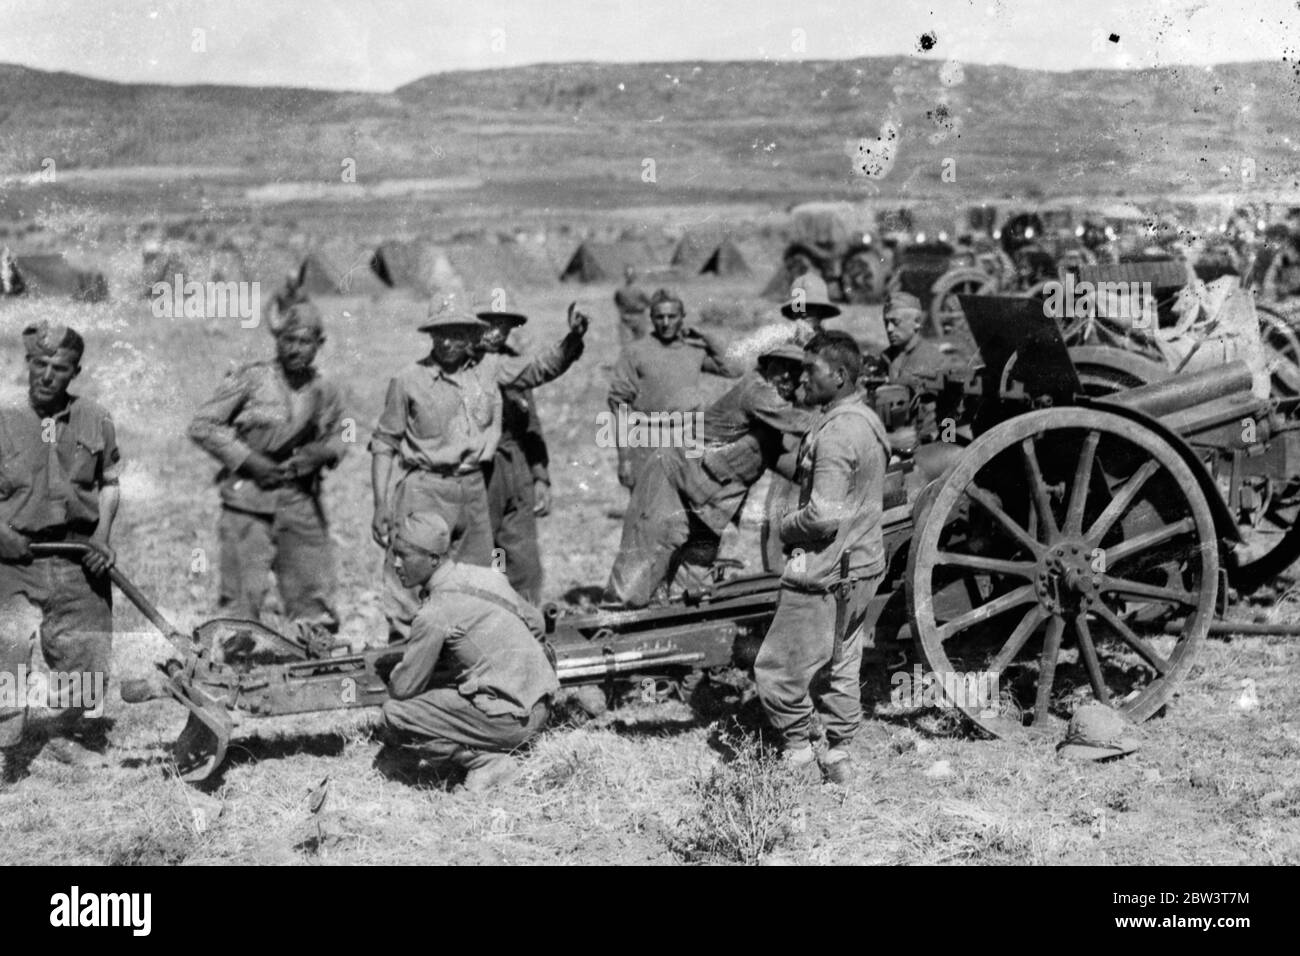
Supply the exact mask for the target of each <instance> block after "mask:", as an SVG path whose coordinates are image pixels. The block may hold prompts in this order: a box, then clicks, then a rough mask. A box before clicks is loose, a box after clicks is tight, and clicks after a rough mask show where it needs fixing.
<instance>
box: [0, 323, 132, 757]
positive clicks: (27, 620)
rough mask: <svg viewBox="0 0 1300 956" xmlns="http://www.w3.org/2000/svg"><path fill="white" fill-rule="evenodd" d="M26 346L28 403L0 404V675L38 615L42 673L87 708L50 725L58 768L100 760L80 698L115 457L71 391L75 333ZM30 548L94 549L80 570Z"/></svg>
mask: <svg viewBox="0 0 1300 956" xmlns="http://www.w3.org/2000/svg"><path fill="white" fill-rule="evenodd" d="M23 345H24V347H25V348H26V351H27V380H28V392H27V399H26V401H22V402H18V403H14V404H12V405H8V406H5V407H3V408H0V673H3V674H5V675H6V676H7V677H8V678H9V680H10V681H15V676H16V675H17V674H19V673H20V672H21V671H20V668H23V669H25V668H26V667H27V665H28V663H29V661H30V658H31V654H32V644H33V640H34V638H35V637H36V633H37V624H36V618H37V617H38V616H39V617H40V618H41V619H42V620H41V622H40V624H39V635H40V649H41V653H42V654H43V655H44V658H45V663H46V665H48V667H49V669H50V671H51V672H52V673H57V674H59V675H60V677H61V679H62V680H63V681H68V680H72V681H76V682H79V688H78V689H79V693H78V694H77V695H76V696H77V698H79V700H78V703H80V704H81V705H84V706H80V707H69V708H66V709H64V711H63V714H62V715H61V717H60V718H59V721H58V723H57V724H56V730H57V731H58V732H60V733H61V735H62V736H61V738H60V737H56V739H55V740H53V741H51V743H50V752H51V753H52V755H53V756H55V757H56V758H57V759H59V760H61V761H63V762H65V763H76V764H82V765H91V764H96V763H103V762H104V761H103V758H102V751H103V749H104V747H106V746H107V738H106V734H105V726H104V723H103V721H102V720H93V719H89V718H88V717H87V716H86V715H87V712H89V714H91V715H94V713H95V712H96V711H97V710H99V709H100V708H102V706H103V701H102V699H88V697H91V696H93V695H94V693H96V691H95V688H99V692H100V693H102V688H103V686H104V683H105V681H106V680H107V674H108V668H109V662H110V659H111V657H112V639H113V604H112V598H111V592H110V585H109V578H108V574H107V572H108V569H109V568H111V567H112V566H113V562H114V560H115V558H114V554H113V549H112V548H111V547H109V543H108V541H109V534H110V532H111V531H112V528H113V518H114V517H115V516H116V514H117V503H118V475H119V473H120V471H121V455H120V454H119V453H118V450H117V435H116V432H115V430H114V428H113V420H112V418H110V417H109V414H108V412H107V411H105V410H104V409H103V408H101V407H100V406H99V405H97V404H96V403H95V402H92V401H91V400H90V399H88V398H82V397H80V396H78V395H72V394H70V393H69V392H68V386H69V385H71V384H72V380H73V379H75V378H76V377H77V375H78V374H79V373H80V372H81V356H82V353H83V352H84V351H85V342H84V341H82V338H81V336H80V335H78V334H77V333H76V332H74V331H73V330H72V329H69V328H66V327H64V326H57V325H51V324H49V323H41V324H40V325H36V326H30V327H28V328H27V329H25V330H24V331H23ZM37 542H39V543H52V542H85V543H89V544H90V545H92V546H93V548H94V550H93V551H91V552H90V553H89V554H87V555H86V556H85V557H84V558H82V559H81V560H80V562H78V561H75V560H73V559H70V558H65V557H33V556H32V552H31V550H30V545H31V544H33V543H37ZM15 682H16V683H21V682H20V681H15ZM65 687H66V685H65ZM67 689H71V688H67ZM15 703H17V706H9V707H0V754H3V755H4V765H5V766H4V776H5V782H10V783H11V782H14V781H15V780H16V779H18V778H19V777H21V776H22V775H23V774H24V773H25V772H26V763H27V761H29V760H30V758H31V757H32V756H33V754H32V753H30V752H29V751H30V748H28V747H24V746H22V745H23V744H24V743H25V738H26V737H27V736H28V735H27V716H28V715H27V703H28V700H23V701H17V702H15ZM63 703H66V701H65V700H56V701H55V704H56V705H61V704H63Z"/></svg>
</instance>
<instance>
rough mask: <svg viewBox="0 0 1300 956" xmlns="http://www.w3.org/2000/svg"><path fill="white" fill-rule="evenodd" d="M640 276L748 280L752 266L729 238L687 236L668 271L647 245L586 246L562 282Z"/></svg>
mask: <svg viewBox="0 0 1300 956" xmlns="http://www.w3.org/2000/svg"><path fill="white" fill-rule="evenodd" d="M629 268H631V269H635V270H636V271H637V272H638V273H640V274H656V273H660V272H664V271H670V272H674V273H677V274H686V275H717V276H746V275H749V274H750V267H749V262H748V260H747V258H746V256H745V254H744V253H743V252H742V251H741V250H740V247H739V246H738V245H737V244H736V243H735V242H733V241H732V239H731V237H730V236H724V237H722V239H721V240H719V241H717V242H715V243H707V242H704V241H701V239H700V238H699V237H698V236H696V235H693V234H691V233H687V234H686V235H685V236H683V237H682V238H681V240H680V241H679V242H678V243H677V246H676V248H674V249H673V253H672V257H671V258H670V259H669V261H668V266H667V270H665V269H664V267H663V266H662V260H661V259H660V258H659V256H658V255H657V254H656V253H655V251H654V249H653V247H651V245H650V244H649V243H647V242H606V243H600V242H584V243H582V244H581V245H579V246H578V248H577V249H576V250H575V251H574V253H573V255H572V256H570V257H569V260H568V262H566V263H565V265H564V269H563V270H562V271H561V272H560V281H561V282H614V281H618V280H620V279H622V278H623V274H624V272H625V271H626V270H627V269H629Z"/></svg>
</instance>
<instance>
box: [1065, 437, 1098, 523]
mask: <svg viewBox="0 0 1300 956" xmlns="http://www.w3.org/2000/svg"><path fill="white" fill-rule="evenodd" d="M1100 441H1101V433H1100V432H1095V431H1091V432H1088V437H1087V438H1085V439H1084V440H1083V449H1082V451H1080V452H1079V467H1078V468H1076V469H1075V471H1074V484H1073V485H1071V486H1070V504H1069V507H1068V508H1067V509H1066V512H1065V533H1066V534H1082V533H1083V506H1084V505H1085V504H1086V503H1087V500H1088V483H1089V482H1090V481H1091V480H1092V464H1093V462H1094V461H1095V460H1096V458H1097V443H1098V442H1100Z"/></svg>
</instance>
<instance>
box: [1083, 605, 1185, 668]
mask: <svg viewBox="0 0 1300 956" xmlns="http://www.w3.org/2000/svg"><path fill="white" fill-rule="evenodd" d="M1093 610H1094V611H1095V612H1096V613H1097V616H1098V617H1100V618H1101V619H1102V620H1103V621H1105V622H1106V624H1107V625H1108V626H1109V627H1110V629H1111V630H1113V631H1114V632H1115V633H1116V634H1117V635H1119V638H1120V640H1122V641H1123V642H1124V643H1125V644H1127V645H1128V646H1129V647H1131V648H1133V650H1135V651H1137V652H1138V655H1139V656H1140V657H1141V658H1142V659H1143V660H1144V661H1146V662H1147V664H1149V665H1150V666H1151V668H1152V670H1154V671H1155V672H1156V673H1157V674H1159V675H1160V676H1161V677H1164V676H1165V674H1167V673H1169V663H1168V661H1166V660H1165V659H1164V658H1163V657H1161V656H1160V655H1159V654H1157V653H1156V652H1155V649H1154V648H1153V647H1152V646H1151V645H1150V644H1148V643H1147V642H1146V641H1144V640H1142V638H1140V637H1138V636H1137V635H1136V634H1134V633H1133V630H1132V628H1130V627H1129V626H1128V625H1127V624H1125V623H1124V622H1123V621H1121V620H1120V619H1119V615H1117V614H1116V613H1115V612H1114V611H1112V610H1111V609H1110V608H1108V607H1106V605H1104V604H1097V605H1095V606H1094V608H1093Z"/></svg>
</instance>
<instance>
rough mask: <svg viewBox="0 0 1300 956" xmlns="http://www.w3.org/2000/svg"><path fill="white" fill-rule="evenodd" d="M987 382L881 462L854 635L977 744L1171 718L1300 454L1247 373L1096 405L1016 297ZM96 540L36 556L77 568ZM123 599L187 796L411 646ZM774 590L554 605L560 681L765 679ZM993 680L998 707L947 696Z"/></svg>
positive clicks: (1002, 322) (135, 694)
mask: <svg viewBox="0 0 1300 956" xmlns="http://www.w3.org/2000/svg"><path fill="white" fill-rule="evenodd" d="M962 306H963V309H964V312H965V314H966V316H967V318H968V320H969V322H970V325H971V330H972V333H973V335H974V337H975V340H976V342H977V344H978V346H979V349H980V355H981V359H982V362H983V364H982V366H981V367H980V369H979V370H978V372H977V374H975V375H974V376H973V377H972V378H971V379H970V381H969V383H968V385H967V390H968V399H969V400H970V406H971V408H972V413H971V416H970V428H971V433H972V435H973V437H972V439H971V440H970V441H969V443H968V444H965V445H961V444H956V443H945V442H937V443H933V444H931V445H925V446H921V447H920V448H919V449H917V451H916V453H915V454H914V455H912V456H910V457H908V458H906V459H902V460H898V461H895V462H893V463H892V464H891V466H890V468H889V471H888V474H887V481H886V488H885V501H884V505H885V509H884V515H883V526H884V537H885V546H886V553H887V561H888V570H887V572H886V579H885V581H884V583H883V584H882V586H881V588H880V590H879V592H878V594H877V595H876V597H875V599H874V601H873V602H872V605H871V608H870V614H869V616H868V620H867V622H866V624H865V627H866V628H867V629H868V633H869V634H872V635H874V637H875V640H876V642H877V643H880V642H884V641H889V640H910V641H914V642H915V646H916V648H917V649H918V651H919V653H920V655H921V656H922V657H923V658H924V660H925V662H926V663H927V664H928V666H929V668H930V670H931V671H933V672H934V673H935V675H936V678H937V680H936V683H937V686H938V687H939V688H940V689H941V690H942V692H943V693H944V694H945V696H949V697H950V698H951V700H950V702H951V703H952V704H953V705H954V706H956V707H957V708H959V709H960V710H961V711H962V712H963V713H965V714H966V716H967V717H969V718H970V720H971V721H972V722H973V723H974V724H975V725H977V726H978V727H980V728H983V730H985V731H987V732H988V733H990V734H994V735H1010V734H1018V733H1022V732H1024V731H1025V729H1026V728H1030V729H1032V728H1039V729H1042V728H1044V727H1047V726H1050V725H1051V724H1052V723H1053V722H1054V721H1056V720H1058V719H1060V718H1062V717H1064V716H1066V715H1067V714H1068V711H1069V707H1070V704H1071V702H1072V701H1074V700H1078V699H1081V698H1084V697H1091V698H1095V699H1097V700H1100V701H1102V702H1104V703H1107V704H1110V705H1112V706H1114V707H1116V708H1117V709H1119V710H1121V711H1122V712H1124V713H1125V714H1127V715H1128V716H1129V717H1130V718H1132V719H1133V720H1137V721H1140V720H1144V719H1146V718H1148V717H1150V716H1151V715H1152V714H1154V713H1155V712H1156V711H1158V710H1159V709H1160V708H1161V707H1162V706H1163V705H1164V704H1165V702H1166V701H1168V699H1169V697H1170V695H1171V694H1172V693H1173V691H1174V689H1175V688H1176V687H1177V685H1178V682H1179V681H1180V680H1181V679H1182V678H1183V677H1184V676H1185V675H1186V674H1187V672H1188V670H1189V668H1190V667H1191V666H1192V663H1193V660H1194V659H1195V655H1196V652H1197V649H1198V648H1199V647H1200V645H1201V643H1202V642H1203V640H1204V639H1205V636H1206V634H1207V633H1209V632H1210V630H1211V628H1212V627H1213V626H1214V624H1215V621H1214V619H1215V617H1216V615H1217V614H1219V613H1221V612H1222V611H1223V610H1224V608H1225V606H1226V603H1227V600H1228V595H1229V588H1236V589H1238V590H1240V591H1247V590H1250V589H1251V588H1253V587H1256V586H1258V584H1259V583H1261V582H1262V581H1263V580H1266V579H1267V578H1268V577H1269V576H1271V575H1273V574H1276V573H1278V572H1279V571H1281V570H1283V569H1284V568H1285V567H1286V566H1288V565H1289V564H1290V563H1291V562H1292V561H1293V560H1295V559H1296V557H1297V556H1300V532H1298V531H1297V529H1296V528H1295V527H1288V528H1286V529H1285V530H1284V532H1283V533H1282V534H1281V535H1280V537H1279V538H1278V539H1277V540H1275V541H1273V542H1271V543H1270V544H1269V546H1268V547H1267V548H1266V549H1265V550H1264V551H1263V552H1262V553H1257V554H1254V555H1252V556H1250V557H1249V558H1248V559H1243V557H1242V553H1241V544H1242V542H1243V532H1242V527H1243V525H1244V526H1246V527H1249V517H1250V516H1249V514H1248V513H1247V510H1246V509H1243V507H1242V502H1243V501H1244V500H1246V499H1245V497H1243V495H1242V494H1241V492H1242V490H1243V489H1246V488H1253V489H1255V491H1256V493H1257V494H1260V495H1265V496H1266V495H1267V494H1268V489H1270V488H1272V487H1274V486H1279V485H1281V484H1284V483H1286V482H1287V481H1288V480H1289V478H1290V477H1291V476H1293V475H1295V474H1297V473H1300V440H1298V439H1297V433H1296V431H1295V430H1294V426H1293V425H1292V424H1291V423H1290V421H1289V419H1288V418H1287V417H1285V416H1283V415H1281V414H1279V403H1278V401H1277V400H1275V399H1266V400H1261V399H1258V398H1256V397H1255V396H1254V395H1253V393H1252V390H1251V373H1250V370H1249V369H1248V367H1247V366H1246V365H1245V364H1244V363H1241V362H1233V363H1228V364H1227V365H1222V366H1218V367H1214V368H1210V369H1207V370H1204V371H1201V372H1197V373H1193V374H1185V375H1178V376H1174V377H1171V378H1168V379H1166V380H1164V381H1159V382H1154V383H1152V384H1149V385H1144V386H1140V387H1137V388H1131V389H1123V390H1119V391H1116V392H1114V393H1113V394H1111V395H1108V396H1102V397H1092V396H1089V395H1087V394H1086V390H1085V388H1084V384H1083V382H1082V381H1081V379H1080V375H1079V372H1078V369H1077V368H1076V367H1075V365H1074V363H1073V362H1072V360H1071V354H1070V351H1069V349H1068V348H1067V346H1066V344H1065V342H1064V339H1063V338H1062V335H1061V331H1060V329H1059V327H1058V326H1057V324H1056V322H1055V321H1054V320H1052V319H1051V318H1050V317H1047V316H1045V315H1044V314H1043V311H1042V309H1041V307H1039V304H1038V303H1036V302H1034V301H1032V300H1027V299H1024V298H1009V297H989V296H979V297H966V298H965V299H964V300H963V302H962ZM86 547H88V546H87V545H74V544H60V545H34V546H33V550H34V551H37V552H38V553H64V554H68V555H72V556H75V555H76V554H77V553H78V549H81V550H84V549H85V548H86ZM110 573H111V574H112V575H113V580H114V582H115V583H116V584H117V585H118V587H119V588H120V589H121V590H122V591H123V593H124V594H125V595H126V596H127V597H128V598H129V599H130V600H131V601H132V603H134V604H135V605H136V606H137V607H139V608H140V610H141V611H142V612H143V613H144V614H145V616H146V617H148V619H149V620H150V621H151V622H152V623H154V624H155V625H156V626H157V627H158V628H159V630H160V631H161V632H162V633H163V634H164V636H166V637H168V638H169V639H170V640H171V642H172V643H173V645H175V647H176V649H177V656H176V657H174V658H173V659H171V660H169V661H168V662H166V664H165V665H163V666H162V668H161V670H162V671H163V676H164V679H163V680H162V681H161V682H154V683H153V684H148V682H145V683H146V684H147V686H144V687H142V686H141V685H140V684H137V683H131V684H129V685H128V684H124V685H123V697H124V699H127V700H128V701H138V700H144V699H151V698H152V697H156V696H167V697H170V698H172V699H173V700H175V701H177V702H178V703H180V704H181V705H182V706H184V707H185V708H186V709H187V710H188V711H189V714H190V717H189V721H188V723H187V724H186V726H185V729H184V730H183V732H182V733H181V736H180V737H179V738H178V740H177V741H176V743H175V744H174V745H173V749H172V752H173V756H174V758H175V760H176V764H177V767H178V769H179V771H180V772H181V774H182V775H183V776H184V777H185V778H186V779H188V780H192V781H198V780H203V779H206V778H207V777H209V776H211V775H212V774H213V773H214V772H216V771H217V769H218V768H219V767H220V765H221V762H222V760H223V759H224V756H225V751H226V747H227V746H228V744H229V741H230V738H231V734H232V731H233V721H232V719H231V712H232V711H237V712H240V713H242V714H246V715H248V716H252V717H265V716H273V715H277V714H290V713H303V712H311V711H324V710H336V709H344V708H354V707H365V706H375V705H378V704H381V703H382V702H383V701H384V700H385V699H386V696H387V691H386V686H385V680H384V678H385V676H386V674H387V671H388V670H389V669H391V666H393V665H394V664H395V663H396V661H397V659H398V658H400V656H401V654H402V652H403V649H404V648H403V646H402V645H401V644H396V645H390V646H386V647H375V648H369V649H366V650H364V651H362V652H360V653H348V654H341V655H338V656H331V654H330V652H328V651H322V650H321V649H320V648H316V647H313V646H312V642H310V641H304V640H302V639H298V638H295V637H292V636H286V635H282V634H279V633H276V632H275V631H272V630H270V629H268V628H265V627H263V626H261V625H259V624H255V623H253V622H249V621H238V620H231V619H219V620H215V621H209V622H207V623H205V624H202V625H200V626H199V627H198V628H196V629H195V630H194V632H193V633H192V634H185V633H183V632H181V631H179V630H178V629H177V628H175V627H174V626H172V625H171V624H170V623H169V622H168V621H166V619H165V618H164V617H163V616H162V615H161V614H160V613H159V612H158V611H157V609H156V608H154V606H153V605H152V604H151V603H150V602H149V601H148V600H147V598H145V597H144V595H143V594H141V593H140V592H139V590H138V589H137V588H135V587H134V585H132V584H131V582H130V581H129V580H128V579H127V578H126V577H125V576H124V575H123V574H122V572H121V571H120V570H118V569H113V570H112V571H111V572H110ZM779 588H780V585H779V580H778V578H777V577H776V576H775V575H771V574H764V575H751V576H739V577H733V578H731V579H728V580H721V579H720V580H718V581H717V582H715V583H714V584H713V585H711V586H709V587H706V588H705V589H704V590H702V591H698V592H693V593H688V594H686V595H685V596H684V597H682V598H679V599H676V600H674V601H672V602H669V603H667V604H665V605H661V606H655V607H650V608H644V609H637V610H626V611H597V612H594V613H586V612H582V613H578V612H565V611H562V610H561V609H559V608H556V607H553V606H552V607H548V608H546V609H545V610H546V613H545V618H546V621H547V632H548V638H549V642H550V643H551V644H552V646H553V648H554V650H555V652H556V655H555V656H556V667H557V673H558V675H559V678H560V682H561V684H562V685H569V686H571V685H575V684H594V685H598V686H603V687H605V688H606V689H607V690H610V691H611V692H612V691H614V690H616V689H618V688H621V687H627V686H632V687H641V688H643V690H644V691H645V692H647V693H648V694H650V695H651V696H653V695H654V694H655V693H656V690H657V687H658V684H659V682H663V681H666V682H676V681H681V680H683V679H684V678H686V677H687V676H688V675H690V674H691V673H693V672H699V671H708V670H711V669H714V668H729V667H741V668H747V667H749V666H751V665H752V662H753V658H754V655H755V653H756V651H757V647H758V645H759V643H760V642H761V640H762V637H763V635H764V634H765V633H766V630H767V627H768V625H769V623H770V621H771V618H772V616H773V614H774V613H775V609H776V604H777V599H778V595H779ZM972 673H975V674H986V675H987V674H992V675H997V678H998V681H999V686H1000V687H1001V688H1002V690H1001V694H1000V697H999V698H998V700H997V701H996V702H995V703H994V705H993V706H988V702H987V701H985V702H983V703H981V704H980V705H979V706H976V705H975V704H974V703H973V702H972V701H970V700H969V699H967V698H964V697H960V696H956V697H954V696H953V695H951V694H950V690H951V689H952V688H956V687H960V686H963V683H962V682H963V681H964V680H965V679H966V675H969V674H972Z"/></svg>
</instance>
